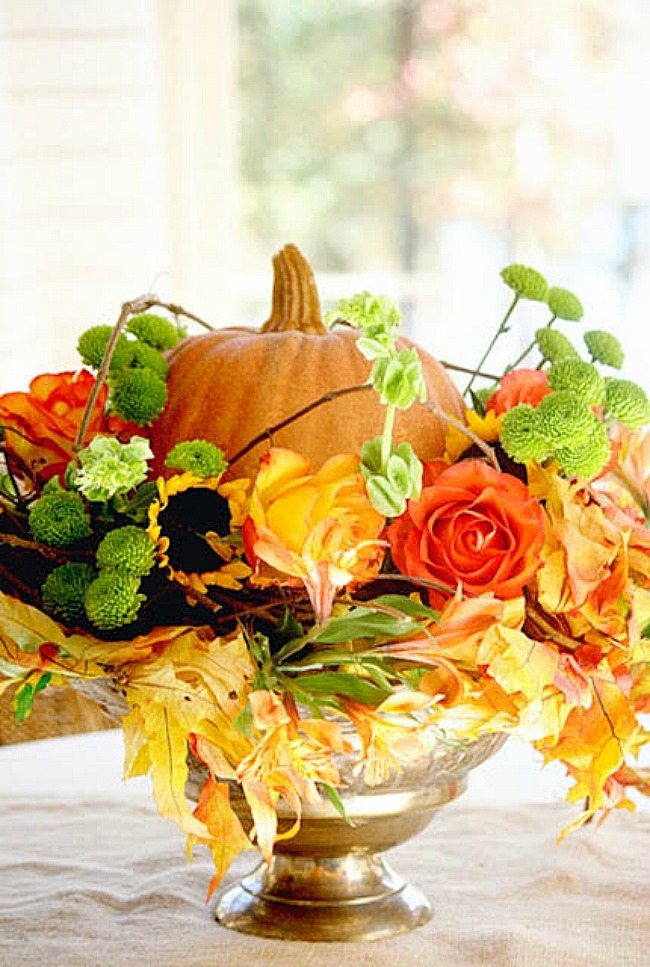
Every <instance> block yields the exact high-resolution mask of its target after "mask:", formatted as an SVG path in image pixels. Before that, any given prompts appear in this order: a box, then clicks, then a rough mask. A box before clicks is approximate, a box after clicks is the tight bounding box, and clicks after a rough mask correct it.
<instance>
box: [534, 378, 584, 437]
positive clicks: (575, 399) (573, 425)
mask: <svg viewBox="0 0 650 967" xmlns="http://www.w3.org/2000/svg"><path fill="white" fill-rule="evenodd" d="M537 418H538V421H539V422H538V425H539V432H540V434H541V436H542V437H543V438H544V439H545V440H546V442H547V443H548V445H549V447H550V448H551V449H552V450H555V448H556V447H563V446H573V445H575V444H579V443H582V441H583V440H584V439H585V438H586V437H587V436H588V435H589V434H590V433H591V432H592V431H593V420H594V414H593V413H592V411H591V409H590V408H589V405H588V404H587V403H585V401H584V400H582V399H580V397H579V396H576V394H575V393H570V392H569V391H567V390H558V391H557V392H555V393H549V395H548V396H545V397H544V399H543V400H542V401H541V402H540V404H539V406H538V407H537Z"/></svg>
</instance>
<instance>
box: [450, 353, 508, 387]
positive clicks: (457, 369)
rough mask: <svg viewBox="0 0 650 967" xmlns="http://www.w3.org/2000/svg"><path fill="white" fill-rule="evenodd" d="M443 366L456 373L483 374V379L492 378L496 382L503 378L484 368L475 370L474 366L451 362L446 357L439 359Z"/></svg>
mask: <svg viewBox="0 0 650 967" xmlns="http://www.w3.org/2000/svg"><path fill="white" fill-rule="evenodd" d="M438 361H439V363H440V365H441V366H444V367H445V369H451V370H452V372H454V373H468V374H469V375H470V376H481V377H482V378H483V379H491V380H493V381H494V382H495V383H498V382H499V380H500V379H501V377H500V376H495V375H494V373H484V372H483V370H481V369H480V370H475V369H474V368H473V367H472V366H459V365H458V363H449V362H447V360H445V359H440V360H438Z"/></svg>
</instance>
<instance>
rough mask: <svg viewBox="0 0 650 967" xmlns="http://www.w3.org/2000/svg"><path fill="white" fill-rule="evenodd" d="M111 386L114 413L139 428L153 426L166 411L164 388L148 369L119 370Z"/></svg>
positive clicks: (163, 383) (111, 381) (159, 379)
mask: <svg viewBox="0 0 650 967" xmlns="http://www.w3.org/2000/svg"><path fill="white" fill-rule="evenodd" d="M110 386H111V406H112V409H113V411H114V412H115V413H117V415H118V416H121V417H122V419H124V420H131V421H132V422H133V423H137V424H138V426H145V425H149V424H151V423H153V421H154V420H155V419H156V417H157V416H159V415H160V414H161V413H162V411H163V409H164V408H165V403H166V402H167V385H166V383H165V381H164V380H162V379H161V378H160V376H158V375H157V374H156V373H154V372H153V370H151V369H149V368H147V369H123V370H120V371H119V372H117V373H116V374H115V375H114V376H113V377H112V378H111V380H110Z"/></svg>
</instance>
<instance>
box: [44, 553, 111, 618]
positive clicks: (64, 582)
mask: <svg viewBox="0 0 650 967" xmlns="http://www.w3.org/2000/svg"><path fill="white" fill-rule="evenodd" d="M96 577H97V572H96V571H95V569H94V567H93V566H92V564H82V563H76V562H71V561H69V562H68V563H67V564H61V566H60V567H55V568H54V570H53V571H52V572H51V573H50V574H49V575H48V577H47V578H46V579H45V581H44V582H43V586H42V587H41V595H42V598H43V607H44V609H45V611H47V613H48V614H51V615H52V617H53V618H57V619H58V620H59V621H62V622H63V623H64V624H68V625H75V624H78V623H79V622H80V621H81V620H82V619H83V618H84V617H85V615H86V609H85V607H84V595H85V593H86V589H87V588H88V586H89V585H90V584H91V583H92V582H93V581H94V580H95V578H96Z"/></svg>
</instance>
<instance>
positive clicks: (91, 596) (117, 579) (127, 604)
mask: <svg viewBox="0 0 650 967" xmlns="http://www.w3.org/2000/svg"><path fill="white" fill-rule="evenodd" d="M139 587H140V578H139V577H138V576H137V575H134V574H129V573H127V572H126V571H114V570H112V569H107V570H105V571H102V573H101V574H100V575H99V577H96V578H95V580H94V581H93V582H92V584H90V585H88V587H87V588H86V593H85V595H84V604H85V608H86V615H87V616H88V620H89V621H90V622H91V623H92V624H94V625H95V627H96V628H99V629H100V630H101V631H110V630H112V629H113V628H121V627H122V626H123V625H128V624H131V622H132V621H135V619H136V618H137V616H138V611H139V610H140V606H141V604H142V603H143V601H145V600H146V598H145V595H144V594H140V593H139V592H138V589H139Z"/></svg>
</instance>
